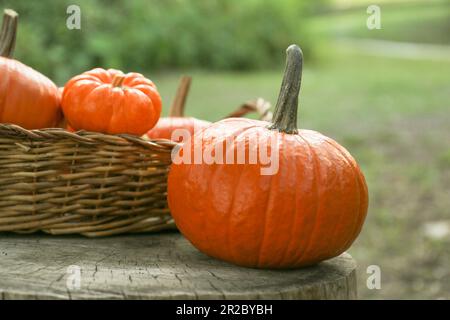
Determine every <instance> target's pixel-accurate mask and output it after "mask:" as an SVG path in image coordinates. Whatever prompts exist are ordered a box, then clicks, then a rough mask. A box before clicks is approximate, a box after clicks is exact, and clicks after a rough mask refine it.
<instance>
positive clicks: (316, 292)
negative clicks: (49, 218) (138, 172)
mask: <svg viewBox="0 0 450 320" xmlns="http://www.w3.org/2000/svg"><path fill="white" fill-rule="evenodd" d="M355 269H356V264H355V262H354V260H353V259H352V257H351V256H350V255H349V254H346V253H344V254H342V255H341V256H339V257H337V258H334V259H331V260H328V261H325V262H322V263H320V264H318V265H316V266H313V267H306V268H302V269H296V270H282V271H280V270H258V269H250V268H242V267H237V266H234V265H231V264H228V263H225V262H222V261H219V260H216V259H212V258H210V257H208V256H206V255H204V254H202V253H201V252H199V251H198V250H196V249H195V248H194V247H193V246H192V245H191V244H190V243H189V242H188V241H187V240H185V239H184V238H183V237H182V236H181V235H180V234H179V233H176V232H175V233H161V234H152V235H126V236H116V237H109V238H101V239H88V238H83V237H78V236H63V237H55V236H49V235H44V234H32V235H17V234H0V295H1V298H2V299H355V298H356V274H355Z"/></svg>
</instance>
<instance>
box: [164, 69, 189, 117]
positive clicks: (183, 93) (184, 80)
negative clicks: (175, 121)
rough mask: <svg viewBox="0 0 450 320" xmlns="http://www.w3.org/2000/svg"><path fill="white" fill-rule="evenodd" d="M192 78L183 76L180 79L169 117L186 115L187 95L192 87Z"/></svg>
mask: <svg viewBox="0 0 450 320" xmlns="http://www.w3.org/2000/svg"><path fill="white" fill-rule="evenodd" d="M191 82H192V78H191V77H188V76H183V77H181V79H180V84H179V85H178V89H177V93H176V95H175V99H174V100H173V102H172V105H171V106H170V110H169V117H184V107H185V105H186V99H187V95H188V93H189V88H190V87H191Z"/></svg>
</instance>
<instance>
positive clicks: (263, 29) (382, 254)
mask: <svg viewBox="0 0 450 320" xmlns="http://www.w3.org/2000/svg"><path fill="white" fill-rule="evenodd" d="M69 4H77V5H79V6H80V8H81V30H68V29H67V28H66V19H67V17H68V15H67V14H66V8H67V6H68V5H69ZM370 4H372V1H365V0H360V1H356V0H355V1H352V0H347V1H345V0H328V1H326V0H324V1H302V0H273V1H257V0H227V1H218V0H204V1H200V0H197V1H194V0H192V1H188V0H165V1H148V0H147V1H146V0H139V1H138V0H134V1H111V0H110V1H106V0H104V1H102V0H96V1H94V0H87V1H56V0H55V1H50V0H41V1H22V0H10V1H8V0H0V8H6V7H10V8H13V9H15V10H17V11H18V12H19V14H20V26H19V35H18V43H17V48H16V58H17V59H20V60H21V61H23V62H24V63H26V64H28V65H30V66H32V67H33V68H35V69H37V70H39V71H41V72H43V73H44V74H46V75H47V76H49V77H50V78H52V79H53V80H54V81H55V82H56V83H57V84H59V85H63V84H64V83H65V82H66V81H67V80H68V79H69V78H70V77H72V76H74V75H76V74H78V73H81V72H83V71H86V70H88V69H91V68H93V67H98V66H100V67H104V68H119V69H122V70H123V71H125V72H127V71H138V72H141V73H144V74H145V75H146V76H148V77H149V78H151V79H152V80H154V81H155V83H156V84H157V85H158V87H159V89H160V92H161V94H162V96H163V101H164V112H165V113H166V112H167V109H168V106H169V104H170V101H171V100H172V97H173V95H174V93H175V90H176V86H177V82H178V78H179V76H180V75H181V74H189V75H192V76H193V84H192V88H191V93H190V96H189V99H188V105H187V113H188V114H189V115H192V116H196V117H200V118H204V119H207V120H218V119H220V118H222V117H224V116H225V115H227V114H228V113H229V112H230V111H231V110H233V109H234V108H236V107H237V106H238V105H239V104H241V103H242V102H244V101H247V100H249V99H253V98H256V97H260V96H261V97H263V98H265V99H267V100H269V101H270V102H272V104H275V102H276V96H277V94H278V90H279V86H280V82H281V77H282V71H283V64H284V50H285V48H286V47H287V46H288V45H289V44H290V43H298V44H300V46H301V47H302V48H303V51H304V53H305V64H306V67H305V71H304V78H303V79H304V80H303V84H302V85H303V86H302V92H301V97H300V110H299V125H300V127H301V128H309V129H314V130H317V131H320V132H322V133H323V134H326V135H328V136H330V137H333V138H334V139H336V140H337V141H338V142H339V143H341V144H342V145H343V146H345V147H346V148H347V149H348V150H349V151H350V152H351V153H352V154H353V155H354V157H355V158H356V159H357V160H358V162H359V163H360V165H361V167H362V170H363V172H364V173H365V176H366V179H367V183H368V186H369V192H370V207H369V212H368V217H367V220H366V224H365V227H364V229H363V231H362V233H361V235H360V237H359V238H358V240H357V241H356V243H355V244H354V245H353V246H352V248H351V249H350V250H349V252H350V253H351V254H352V255H353V256H354V257H355V258H356V259H357V261H358V265H359V269H358V273H359V274H358V281H359V283H358V286H359V288H358V290H359V296H360V297H361V298H374V299H381V298H430V299H438V298H450V271H449V270H450V250H449V247H450V105H449V103H450V1H447V0H444V1H442V0H428V1H401V0H400V1H383V0H379V1H377V4H378V5H379V6H380V8H381V29H380V30H369V29H368V28H367V26H366V20H367V18H368V16H369V15H368V14H367V12H366V10H367V7H368V5H370ZM370 265H378V266H379V267H380V268H381V277H382V279H381V289H380V290H370V289H368V287H367V286H366V279H367V277H368V276H369V275H368V274H367V273H366V269H367V267H368V266H370Z"/></svg>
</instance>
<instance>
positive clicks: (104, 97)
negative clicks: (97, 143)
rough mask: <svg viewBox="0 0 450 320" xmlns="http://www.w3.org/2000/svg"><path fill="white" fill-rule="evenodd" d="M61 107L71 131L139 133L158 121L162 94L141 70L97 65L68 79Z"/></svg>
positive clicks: (142, 132)
mask: <svg viewBox="0 0 450 320" xmlns="http://www.w3.org/2000/svg"><path fill="white" fill-rule="evenodd" d="M62 108H63V112H64V116H65V117H66V119H67V123H68V125H69V126H70V127H72V128H73V129H74V130H81V129H83V130H88V131H96V132H103V133H109V134H119V133H128V134H134V135H139V136H140V135H142V134H144V133H145V132H147V131H148V130H150V129H151V128H153V126H154V125H155V124H156V123H157V121H158V119H159V117H160V114H161V97H160V95H159V93H158V90H157V89H156V86H155V84H154V83H153V82H152V81H151V80H149V79H147V78H145V77H144V76H143V75H142V74H140V73H134V72H133V73H127V74H123V73H122V72H121V71H119V70H115V69H108V70H104V69H101V68H96V69H93V70H90V71H87V72H84V73H83V74H81V75H78V76H75V77H74V78H72V79H70V80H69V82H67V84H66V85H65V87H64V91H63V96H62Z"/></svg>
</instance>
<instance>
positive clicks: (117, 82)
mask: <svg viewBox="0 0 450 320" xmlns="http://www.w3.org/2000/svg"><path fill="white" fill-rule="evenodd" d="M124 80H125V76H124V75H123V74H116V75H115V76H114V78H113V81H112V84H111V85H112V86H113V88H116V87H118V88H121V87H122V84H123V81H124Z"/></svg>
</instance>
